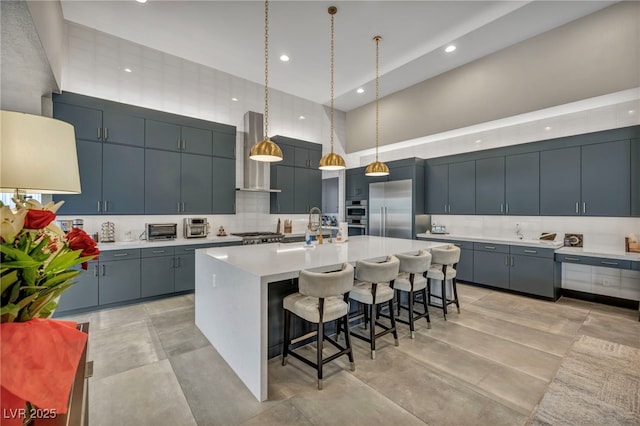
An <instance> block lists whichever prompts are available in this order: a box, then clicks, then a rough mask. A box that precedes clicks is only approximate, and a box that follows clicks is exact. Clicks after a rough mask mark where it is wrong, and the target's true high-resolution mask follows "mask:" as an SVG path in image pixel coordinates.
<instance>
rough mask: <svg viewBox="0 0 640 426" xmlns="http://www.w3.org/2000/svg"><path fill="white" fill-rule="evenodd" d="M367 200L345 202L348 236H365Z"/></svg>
mask: <svg viewBox="0 0 640 426" xmlns="http://www.w3.org/2000/svg"><path fill="white" fill-rule="evenodd" d="M367 205H368V203H367V200H347V202H346V205H345V211H346V216H347V226H348V229H349V235H366V234H367Z"/></svg>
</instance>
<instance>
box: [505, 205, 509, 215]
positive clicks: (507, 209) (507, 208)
mask: <svg viewBox="0 0 640 426" xmlns="http://www.w3.org/2000/svg"><path fill="white" fill-rule="evenodd" d="M505 206H506V212H507V214H508V213H509V203H507V204H505Z"/></svg>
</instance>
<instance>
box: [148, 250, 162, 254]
mask: <svg viewBox="0 0 640 426" xmlns="http://www.w3.org/2000/svg"><path fill="white" fill-rule="evenodd" d="M151 253H153V254H160V253H164V250H153V251H152V252H151Z"/></svg>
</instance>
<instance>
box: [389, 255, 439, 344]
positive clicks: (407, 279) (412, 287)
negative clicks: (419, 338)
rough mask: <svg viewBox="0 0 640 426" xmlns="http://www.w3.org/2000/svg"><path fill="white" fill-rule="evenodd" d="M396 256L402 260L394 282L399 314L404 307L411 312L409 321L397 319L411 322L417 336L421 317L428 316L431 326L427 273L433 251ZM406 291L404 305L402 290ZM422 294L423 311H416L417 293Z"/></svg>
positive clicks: (413, 331)
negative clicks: (416, 327)
mask: <svg viewBox="0 0 640 426" xmlns="http://www.w3.org/2000/svg"><path fill="white" fill-rule="evenodd" d="M396 257H397V258H398V259H399V260H400V273H399V274H398V278H396V280H395V281H394V283H393V289H394V290H395V292H396V294H397V302H396V304H397V307H398V316H400V312H401V310H402V309H406V310H407V311H408V312H409V319H408V321H406V320H404V319H403V318H399V317H398V318H396V321H398V322H401V323H404V324H409V330H410V331H411V338H412V339H413V338H414V337H415V322H416V321H417V320H419V319H420V318H426V320H427V327H428V328H431V319H430V318H429V308H428V307H427V294H426V288H427V283H428V281H427V278H426V274H427V271H428V270H429V267H430V265H431V253H429V252H428V251H424V250H420V251H419V252H418V254H417V255H413V254H397V255H396ZM403 291H404V292H406V293H407V295H408V297H407V298H408V302H407V305H406V306H404V305H403V304H402V300H401V292H403ZM416 294H421V295H422V305H423V309H424V310H423V312H416V311H415V310H414V306H413V305H414V302H415V295H416Z"/></svg>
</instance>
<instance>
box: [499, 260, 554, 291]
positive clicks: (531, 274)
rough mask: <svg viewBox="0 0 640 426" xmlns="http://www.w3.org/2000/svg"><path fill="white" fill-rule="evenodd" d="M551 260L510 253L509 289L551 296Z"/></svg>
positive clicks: (552, 277)
mask: <svg viewBox="0 0 640 426" xmlns="http://www.w3.org/2000/svg"><path fill="white" fill-rule="evenodd" d="M553 262H554V260H553V259H551V258H543V257H534V256H520V255H512V256H511V268H510V271H509V274H510V276H509V280H510V288H511V290H516V291H521V292H523V293H527V294H535V295H538V296H544V297H551V298H553V297H554V288H553V279H554V276H553V267H554V266H553Z"/></svg>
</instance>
